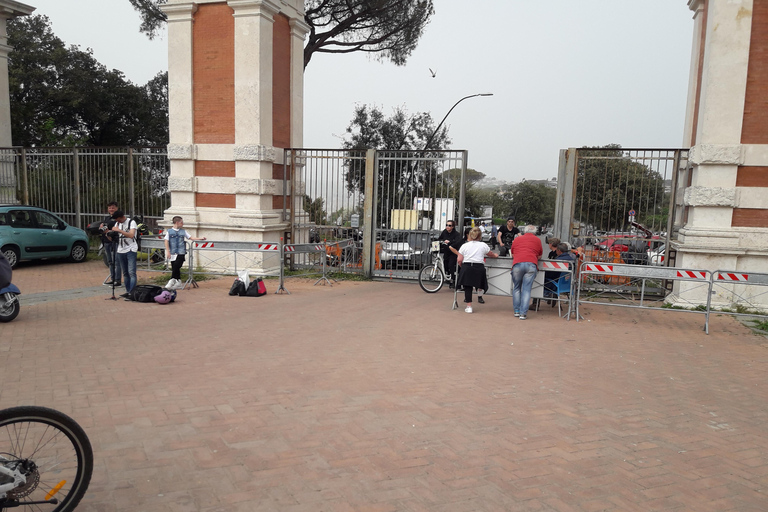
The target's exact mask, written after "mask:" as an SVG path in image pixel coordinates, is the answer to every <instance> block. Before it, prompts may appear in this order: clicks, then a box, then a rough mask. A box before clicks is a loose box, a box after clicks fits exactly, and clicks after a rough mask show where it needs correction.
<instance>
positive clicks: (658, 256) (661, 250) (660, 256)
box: [648, 244, 667, 265]
mask: <svg viewBox="0 0 768 512" xmlns="http://www.w3.org/2000/svg"><path fill="white" fill-rule="evenodd" d="M666 255H667V244H661V245H660V246H658V247H657V248H656V249H649V250H648V263H649V264H650V265H664V258H665V257H666Z"/></svg>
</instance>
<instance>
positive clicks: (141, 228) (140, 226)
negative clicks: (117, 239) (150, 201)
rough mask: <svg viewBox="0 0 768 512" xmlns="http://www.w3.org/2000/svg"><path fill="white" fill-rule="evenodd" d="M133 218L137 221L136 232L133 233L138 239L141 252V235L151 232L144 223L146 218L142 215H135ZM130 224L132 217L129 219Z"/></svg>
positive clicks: (137, 242) (134, 237)
mask: <svg viewBox="0 0 768 512" xmlns="http://www.w3.org/2000/svg"><path fill="white" fill-rule="evenodd" d="M133 220H134V222H136V233H135V234H134V235H133V239H134V240H135V241H136V245H137V246H138V248H139V249H138V250H139V252H141V237H142V235H148V234H149V228H148V227H147V225H146V224H145V223H144V219H143V218H142V217H134V218H133ZM128 225H129V226H130V225H131V219H128Z"/></svg>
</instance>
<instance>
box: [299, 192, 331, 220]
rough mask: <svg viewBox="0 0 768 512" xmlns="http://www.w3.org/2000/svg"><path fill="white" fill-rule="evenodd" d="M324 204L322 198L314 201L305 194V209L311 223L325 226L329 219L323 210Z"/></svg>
mask: <svg viewBox="0 0 768 512" xmlns="http://www.w3.org/2000/svg"><path fill="white" fill-rule="evenodd" d="M324 202H325V201H324V200H323V198H322V197H318V198H317V199H314V200H313V199H312V198H311V197H309V196H308V195H306V194H304V202H303V208H304V211H305V212H307V214H308V215H309V221H310V222H314V223H315V224H325V219H326V218H327V217H328V214H327V213H326V212H325V210H324V209H323V203H324Z"/></svg>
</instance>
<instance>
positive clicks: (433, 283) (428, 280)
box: [419, 265, 445, 293]
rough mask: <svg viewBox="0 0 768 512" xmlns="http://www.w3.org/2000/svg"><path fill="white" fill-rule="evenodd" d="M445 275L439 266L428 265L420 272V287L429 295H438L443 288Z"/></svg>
mask: <svg viewBox="0 0 768 512" xmlns="http://www.w3.org/2000/svg"><path fill="white" fill-rule="evenodd" d="M444 282H445V274H443V271H442V270H441V269H440V268H438V266H437V265H427V266H425V267H422V268H421V270H420V271H419V286H421V289H422V290H424V291H425V292H427V293H437V292H439V291H440V288H442V287H443V283H444Z"/></svg>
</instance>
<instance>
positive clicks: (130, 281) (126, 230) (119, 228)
mask: <svg viewBox="0 0 768 512" xmlns="http://www.w3.org/2000/svg"><path fill="white" fill-rule="evenodd" d="M112 219H114V220H115V226H114V227H113V228H112V231H114V232H116V233H118V234H119V235H120V238H119V240H118V242H117V261H118V262H120V268H121V269H122V271H123V283H124V284H125V293H124V294H122V295H121V297H123V298H124V299H126V300H130V296H131V290H133V288H134V287H135V286H136V253H137V252H138V251H139V244H137V243H136V221H134V220H133V219H129V218H128V217H126V216H125V213H123V211H122V210H117V211H116V212H115V213H113V214H112Z"/></svg>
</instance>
